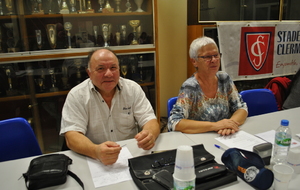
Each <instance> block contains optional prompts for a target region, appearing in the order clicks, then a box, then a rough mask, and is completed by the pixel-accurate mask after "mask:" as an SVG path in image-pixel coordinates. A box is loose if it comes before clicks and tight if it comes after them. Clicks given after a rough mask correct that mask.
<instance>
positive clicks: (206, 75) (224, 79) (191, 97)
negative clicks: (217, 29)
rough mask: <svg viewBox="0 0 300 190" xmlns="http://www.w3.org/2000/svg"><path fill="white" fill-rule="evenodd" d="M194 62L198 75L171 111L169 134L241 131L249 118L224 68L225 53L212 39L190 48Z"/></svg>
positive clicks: (200, 40)
mask: <svg viewBox="0 0 300 190" xmlns="http://www.w3.org/2000/svg"><path fill="white" fill-rule="evenodd" d="M189 54H190V60H191V62H192V64H193V66H194V67H195V69H196V72H195V73H194V74H193V75H192V76H191V77H190V78H188V79H187V80H186V81H185V82H184V83H183V84H182V86H181V88H180V92H179V95H178V99H177V102H176V104H175V105H174V106H173V109H172V110H171V112H170V117H169V120H168V129H169V131H181V132H184V133H204V132H208V131H216V132H217V133H218V134H220V135H230V134H233V133H235V132H237V131H238V130H239V126H240V125H242V124H243V123H244V122H245V120H246V118H247V115H248V109H247V105H246V103H245V102H244V101H243V100H242V98H241V96H240V95H239V93H238V91H237V89H236V87H235V85H234V83H233V81H232V80H231V79H230V77H229V75H228V74H227V73H225V72H223V71H219V69H220V59H221V54H220V53H219V49H218V46H217V45H216V43H215V41H214V40H213V39H212V38H209V37H205V36H204V37H200V38H197V39H195V40H194V41H193V42H192V43H191V45H190V50H189Z"/></svg>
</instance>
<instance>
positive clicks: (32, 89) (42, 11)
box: [0, 0, 160, 152]
mask: <svg viewBox="0 0 300 190" xmlns="http://www.w3.org/2000/svg"><path fill="white" fill-rule="evenodd" d="M156 1H157V0H143V1H141V0H139V2H140V3H141V6H138V4H139V2H138V1H137V0H118V1H117V0H105V1H103V2H104V3H103V4H101V6H102V8H103V9H102V12H98V11H99V10H100V4H99V2H100V1H98V0H91V1H87V0H74V1H73V0H62V1H56V0H52V1H49V0H41V1H39V0H31V1H25V0H22V1H17V0H12V1H7V0H6V1H4V0H2V1H1V2H2V4H1V3H0V23H1V24H0V47H1V48H0V107H1V108H0V120H2V119H7V118H12V117H24V118H26V119H27V120H29V121H30V122H31V124H32V126H33V128H34V131H35V133H36V135H37V137H38V140H39V144H40V146H41V148H42V150H43V152H52V151H57V150H59V149H60V145H61V139H60V137H59V136H58V133H59V129H60V119H61V109H62V106H63V104H64V101H65V98H66V95H67V93H68V91H69V90H70V89H71V88H72V87H74V86H75V85H77V84H78V83H80V82H82V81H83V80H85V79H86V78H87V77H88V76H87V74H86V71H85V69H86V65H87V55H88V53H89V52H90V51H91V50H93V49H95V48H98V47H103V46H108V48H110V49H112V50H113V51H115V52H116V54H117V56H118V58H119V60H120V65H121V66H122V65H126V66H127V67H123V68H127V71H126V72H125V71H124V73H121V76H123V77H126V78H129V79H132V80H135V81H136V82H137V83H139V84H140V85H141V86H142V88H143V89H144V91H145V93H146V95H147V97H148V98H149V100H150V102H151V104H152V106H153V108H154V110H155V111H156V114H157V116H159V114H160V112H159V106H158V104H159V91H158V85H159V84H158V81H159V80H158V61H157V60H158V59H157V57H158V55H157V48H158V47H157V29H156V25H157V13H156ZM50 2H51V4H50ZM74 2H75V6H74V5H73V4H72V3H74ZM129 4H130V5H129ZM84 5H85V6H84ZM141 9H142V12H140V10H141ZM126 10H129V12H126ZM137 10H139V11H138V12H137ZM72 11H73V13H72ZM120 70H121V69H120ZM125 73H126V75H124V74H125Z"/></svg>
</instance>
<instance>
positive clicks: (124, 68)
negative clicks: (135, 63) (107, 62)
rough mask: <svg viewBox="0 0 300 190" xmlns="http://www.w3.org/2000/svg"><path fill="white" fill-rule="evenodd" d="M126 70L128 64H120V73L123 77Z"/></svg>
mask: <svg viewBox="0 0 300 190" xmlns="http://www.w3.org/2000/svg"><path fill="white" fill-rule="evenodd" d="M127 71H128V66H127V65H126V64H124V65H121V73H122V75H123V77H124V78H126V75H127Z"/></svg>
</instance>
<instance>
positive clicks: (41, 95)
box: [0, 82, 155, 102]
mask: <svg viewBox="0 0 300 190" xmlns="http://www.w3.org/2000/svg"><path fill="white" fill-rule="evenodd" d="M139 85H140V86H142V87H143V86H145V87H147V86H153V85H155V82H146V83H139ZM68 93H69V90H65V91H57V92H46V93H38V94H36V95H35V97H36V98H47V97H53V96H64V95H67V94H68ZM25 99H30V95H29V94H26V95H20V96H11V97H1V98H0V102H8V101H16V100H25Z"/></svg>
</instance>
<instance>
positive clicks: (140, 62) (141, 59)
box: [139, 55, 143, 82]
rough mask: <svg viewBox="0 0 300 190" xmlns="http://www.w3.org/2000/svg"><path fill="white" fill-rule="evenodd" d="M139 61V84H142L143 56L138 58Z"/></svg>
mask: <svg viewBox="0 0 300 190" xmlns="http://www.w3.org/2000/svg"><path fill="white" fill-rule="evenodd" d="M139 58H140V61H139V65H140V67H141V68H140V82H143V56H142V55H141V56H140V57H139Z"/></svg>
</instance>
